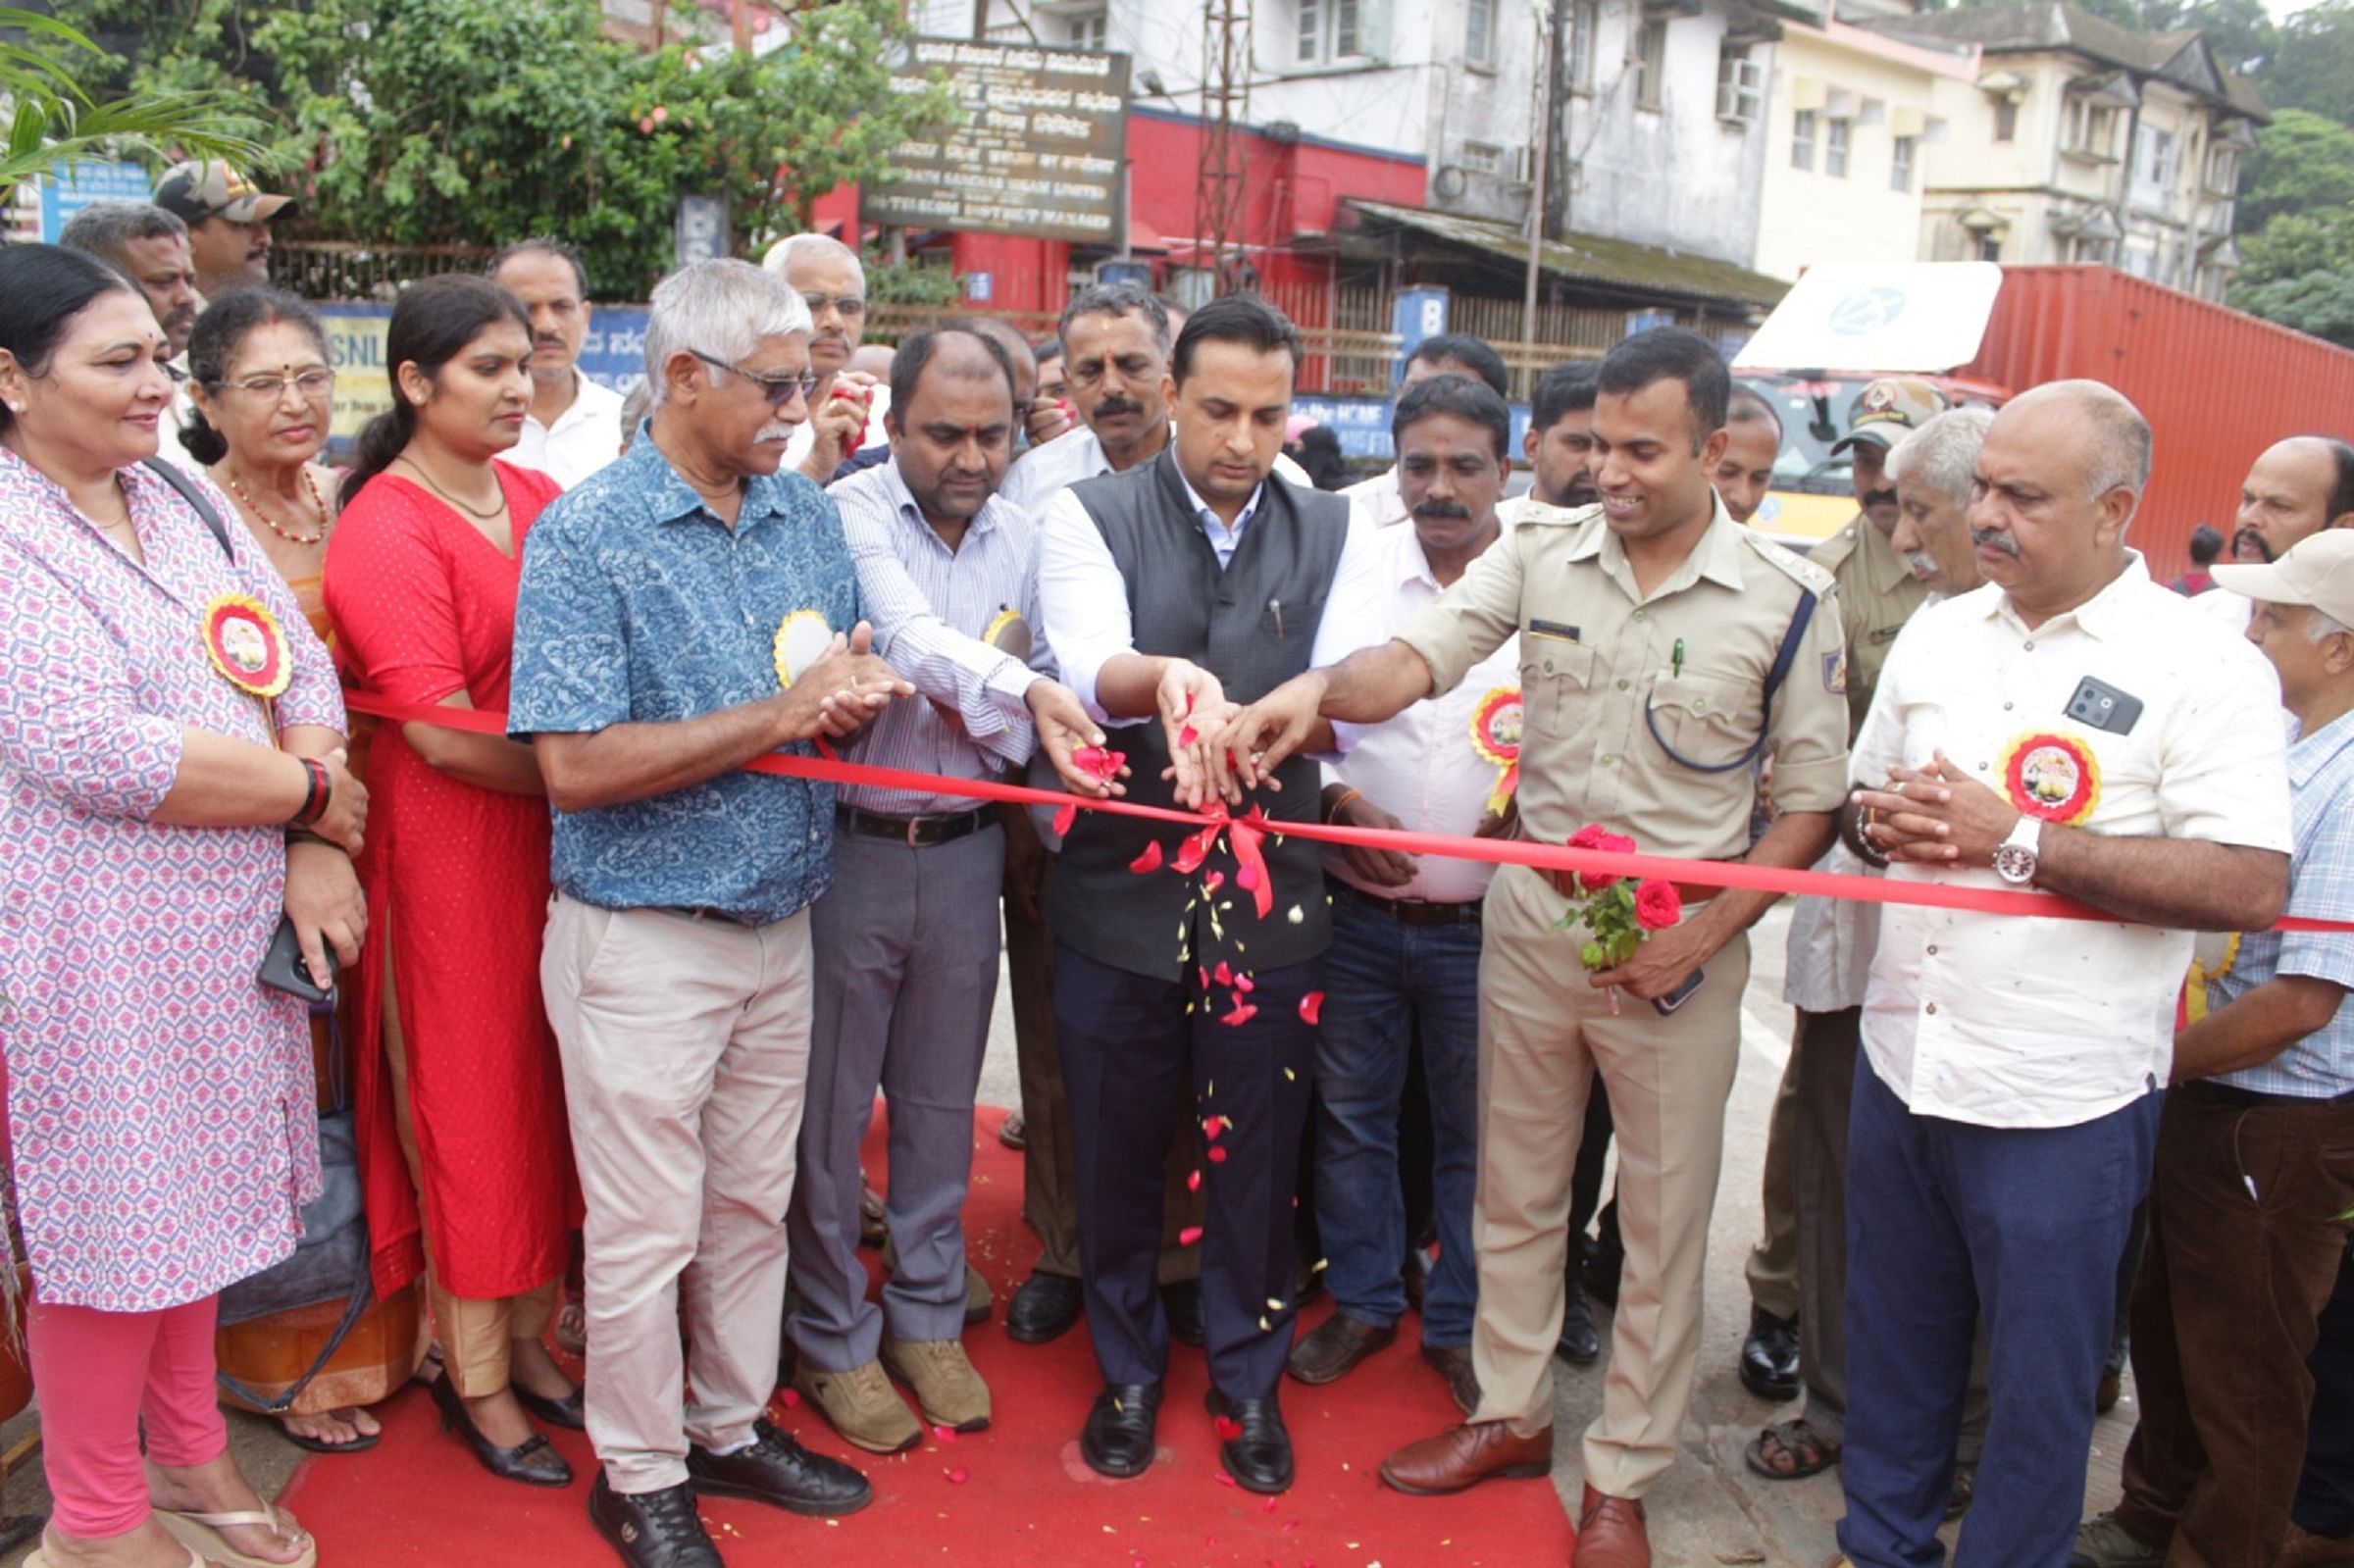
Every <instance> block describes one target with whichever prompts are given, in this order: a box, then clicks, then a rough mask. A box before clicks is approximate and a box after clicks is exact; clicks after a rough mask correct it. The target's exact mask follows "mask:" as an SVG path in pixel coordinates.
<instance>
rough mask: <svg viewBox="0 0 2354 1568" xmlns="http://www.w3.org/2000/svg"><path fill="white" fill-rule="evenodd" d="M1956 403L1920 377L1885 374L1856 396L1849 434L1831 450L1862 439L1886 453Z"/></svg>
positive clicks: (1844, 447)
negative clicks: (1906, 436) (1910, 432)
mask: <svg viewBox="0 0 2354 1568" xmlns="http://www.w3.org/2000/svg"><path fill="white" fill-rule="evenodd" d="M1952 406H1953V405H1952V404H1951V403H1949V402H1947V401H1946V396H1945V394H1944V393H1943V392H1940V391H1939V390H1937V388H1936V387H1935V386H1933V385H1931V384H1930V383H1929V382H1927V381H1925V380H1922V379H1920V378H1919V377H1918V376H1883V377H1881V378H1880V379H1878V380H1876V381H1873V382H1872V383H1871V384H1870V385H1868V386H1867V387H1865V388H1864V392H1863V395H1862V396H1860V397H1858V398H1857V399H1856V408H1855V414H1854V417H1853V422H1852V423H1851V424H1850V425H1849V426H1848V430H1847V437H1846V439H1844V440H1842V441H1840V442H1839V443H1838V444H1836V445H1834V446H1833V447H1832V448H1831V450H1832V451H1833V452H1834V453H1838V452H1844V451H1846V450H1847V449H1848V448H1849V447H1851V446H1853V445H1855V444H1856V443H1857V442H1858V441H1869V442H1870V443H1871V444H1872V445H1874V446H1876V447H1878V448H1879V449H1880V450H1881V451H1883V452H1885V451H1887V450H1888V448H1890V447H1891V446H1894V445H1895V444H1896V443H1897V442H1898V441H1899V440H1901V439H1902V438H1903V437H1904V434H1905V432H1906V431H1907V430H1919V428H1920V427H1921V426H1923V425H1926V424H1927V423H1928V422H1929V421H1930V420H1932V419H1934V418H1935V417H1936V416H1938V415H1939V414H1942V413H1944V412H1945V411H1946V410H1947V409H1948V408H1950V407H1952Z"/></svg>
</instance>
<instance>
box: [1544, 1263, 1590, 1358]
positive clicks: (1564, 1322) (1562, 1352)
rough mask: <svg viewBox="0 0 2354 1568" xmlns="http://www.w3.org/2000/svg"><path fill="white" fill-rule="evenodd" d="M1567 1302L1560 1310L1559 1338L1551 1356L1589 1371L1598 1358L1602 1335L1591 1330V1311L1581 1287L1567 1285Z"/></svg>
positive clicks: (1578, 1282) (1572, 1284)
mask: <svg viewBox="0 0 2354 1568" xmlns="http://www.w3.org/2000/svg"><path fill="white" fill-rule="evenodd" d="M1568 1287H1569V1298H1568V1301H1567V1302H1566V1303H1565V1304H1564V1305H1563V1307H1562V1309H1561V1339H1560V1340H1557V1341H1555V1343H1554V1347H1553V1350H1554V1354H1556V1355H1558V1356H1560V1357H1561V1359H1562V1360H1564V1361H1567V1362H1569V1363H1570V1364H1571V1365H1573V1366H1581V1367H1590V1366H1592V1365H1593V1364H1594V1359H1595V1357H1597V1356H1599V1355H1601V1354H1602V1335H1601V1334H1600V1333H1599V1332H1598V1331H1597V1330H1596V1329H1595V1327H1594V1308H1593V1307H1592V1306H1591V1305H1589V1304H1588V1303H1587V1301H1586V1288H1585V1285H1584V1284H1583V1283H1582V1282H1580V1281H1577V1280H1571V1281H1569V1282H1568Z"/></svg>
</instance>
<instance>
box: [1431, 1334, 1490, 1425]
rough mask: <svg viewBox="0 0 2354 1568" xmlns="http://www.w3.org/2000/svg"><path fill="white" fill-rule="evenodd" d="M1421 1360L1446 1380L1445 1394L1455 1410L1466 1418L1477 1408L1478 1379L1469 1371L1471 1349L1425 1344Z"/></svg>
mask: <svg viewBox="0 0 2354 1568" xmlns="http://www.w3.org/2000/svg"><path fill="white" fill-rule="evenodd" d="M1422 1359H1423V1360H1425V1361H1427V1362H1429V1363H1430V1364H1431V1365H1432V1366H1434V1367H1436V1368H1438V1370H1439V1376H1440V1377H1442V1378H1445V1379H1446V1380H1447V1392H1448V1393H1449V1394H1450V1395H1451V1396H1452V1397H1453V1398H1454V1400H1455V1406H1456V1408H1457V1409H1458V1410H1460V1411H1462V1413H1463V1414H1464V1415H1466V1416H1468V1415H1470V1414H1471V1413H1472V1412H1473V1411H1475V1410H1477V1409H1478V1408H1479V1378H1478V1377H1477V1376H1476V1375H1475V1374H1474V1373H1473V1372H1472V1370H1471V1347H1470V1346H1469V1345H1467V1344H1426V1345H1424V1346H1423V1347H1422Z"/></svg>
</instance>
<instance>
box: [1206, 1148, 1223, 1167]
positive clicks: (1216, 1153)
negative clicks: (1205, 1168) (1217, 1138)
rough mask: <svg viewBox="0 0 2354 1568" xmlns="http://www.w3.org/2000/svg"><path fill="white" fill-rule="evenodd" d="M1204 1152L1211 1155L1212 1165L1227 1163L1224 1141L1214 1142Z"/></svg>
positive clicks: (1210, 1161)
mask: <svg viewBox="0 0 2354 1568" xmlns="http://www.w3.org/2000/svg"><path fill="white" fill-rule="evenodd" d="M1203 1152H1204V1153H1206V1154H1207V1155H1208V1156H1209V1163H1210V1164H1212V1165H1223V1164H1225V1163H1226V1145H1225V1144H1223V1143H1212V1144H1211V1145H1210V1146H1209V1147H1208V1148H1207V1149H1206V1150H1204V1151H1203Z"/></svg>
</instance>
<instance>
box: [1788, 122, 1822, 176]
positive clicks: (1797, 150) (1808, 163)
mask: <svg viewBox="0 0 2354 1568" xmlns="http://www.w3.org/2000/svg"><path fill="white" fill-rule="evenodd" d="M1816 123H1817V121H1816V114H1815V111H1814V110H1812V109H1801V110H1799V111H1798V112H1797V113H1795V114H1793V115H1792V116H1791V117H1790V167H1791V168H1793V169H1804V170H1805V171H1807V173H1809V174H1813V173H1814V172H1815V126H1816Z"/></svg>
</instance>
